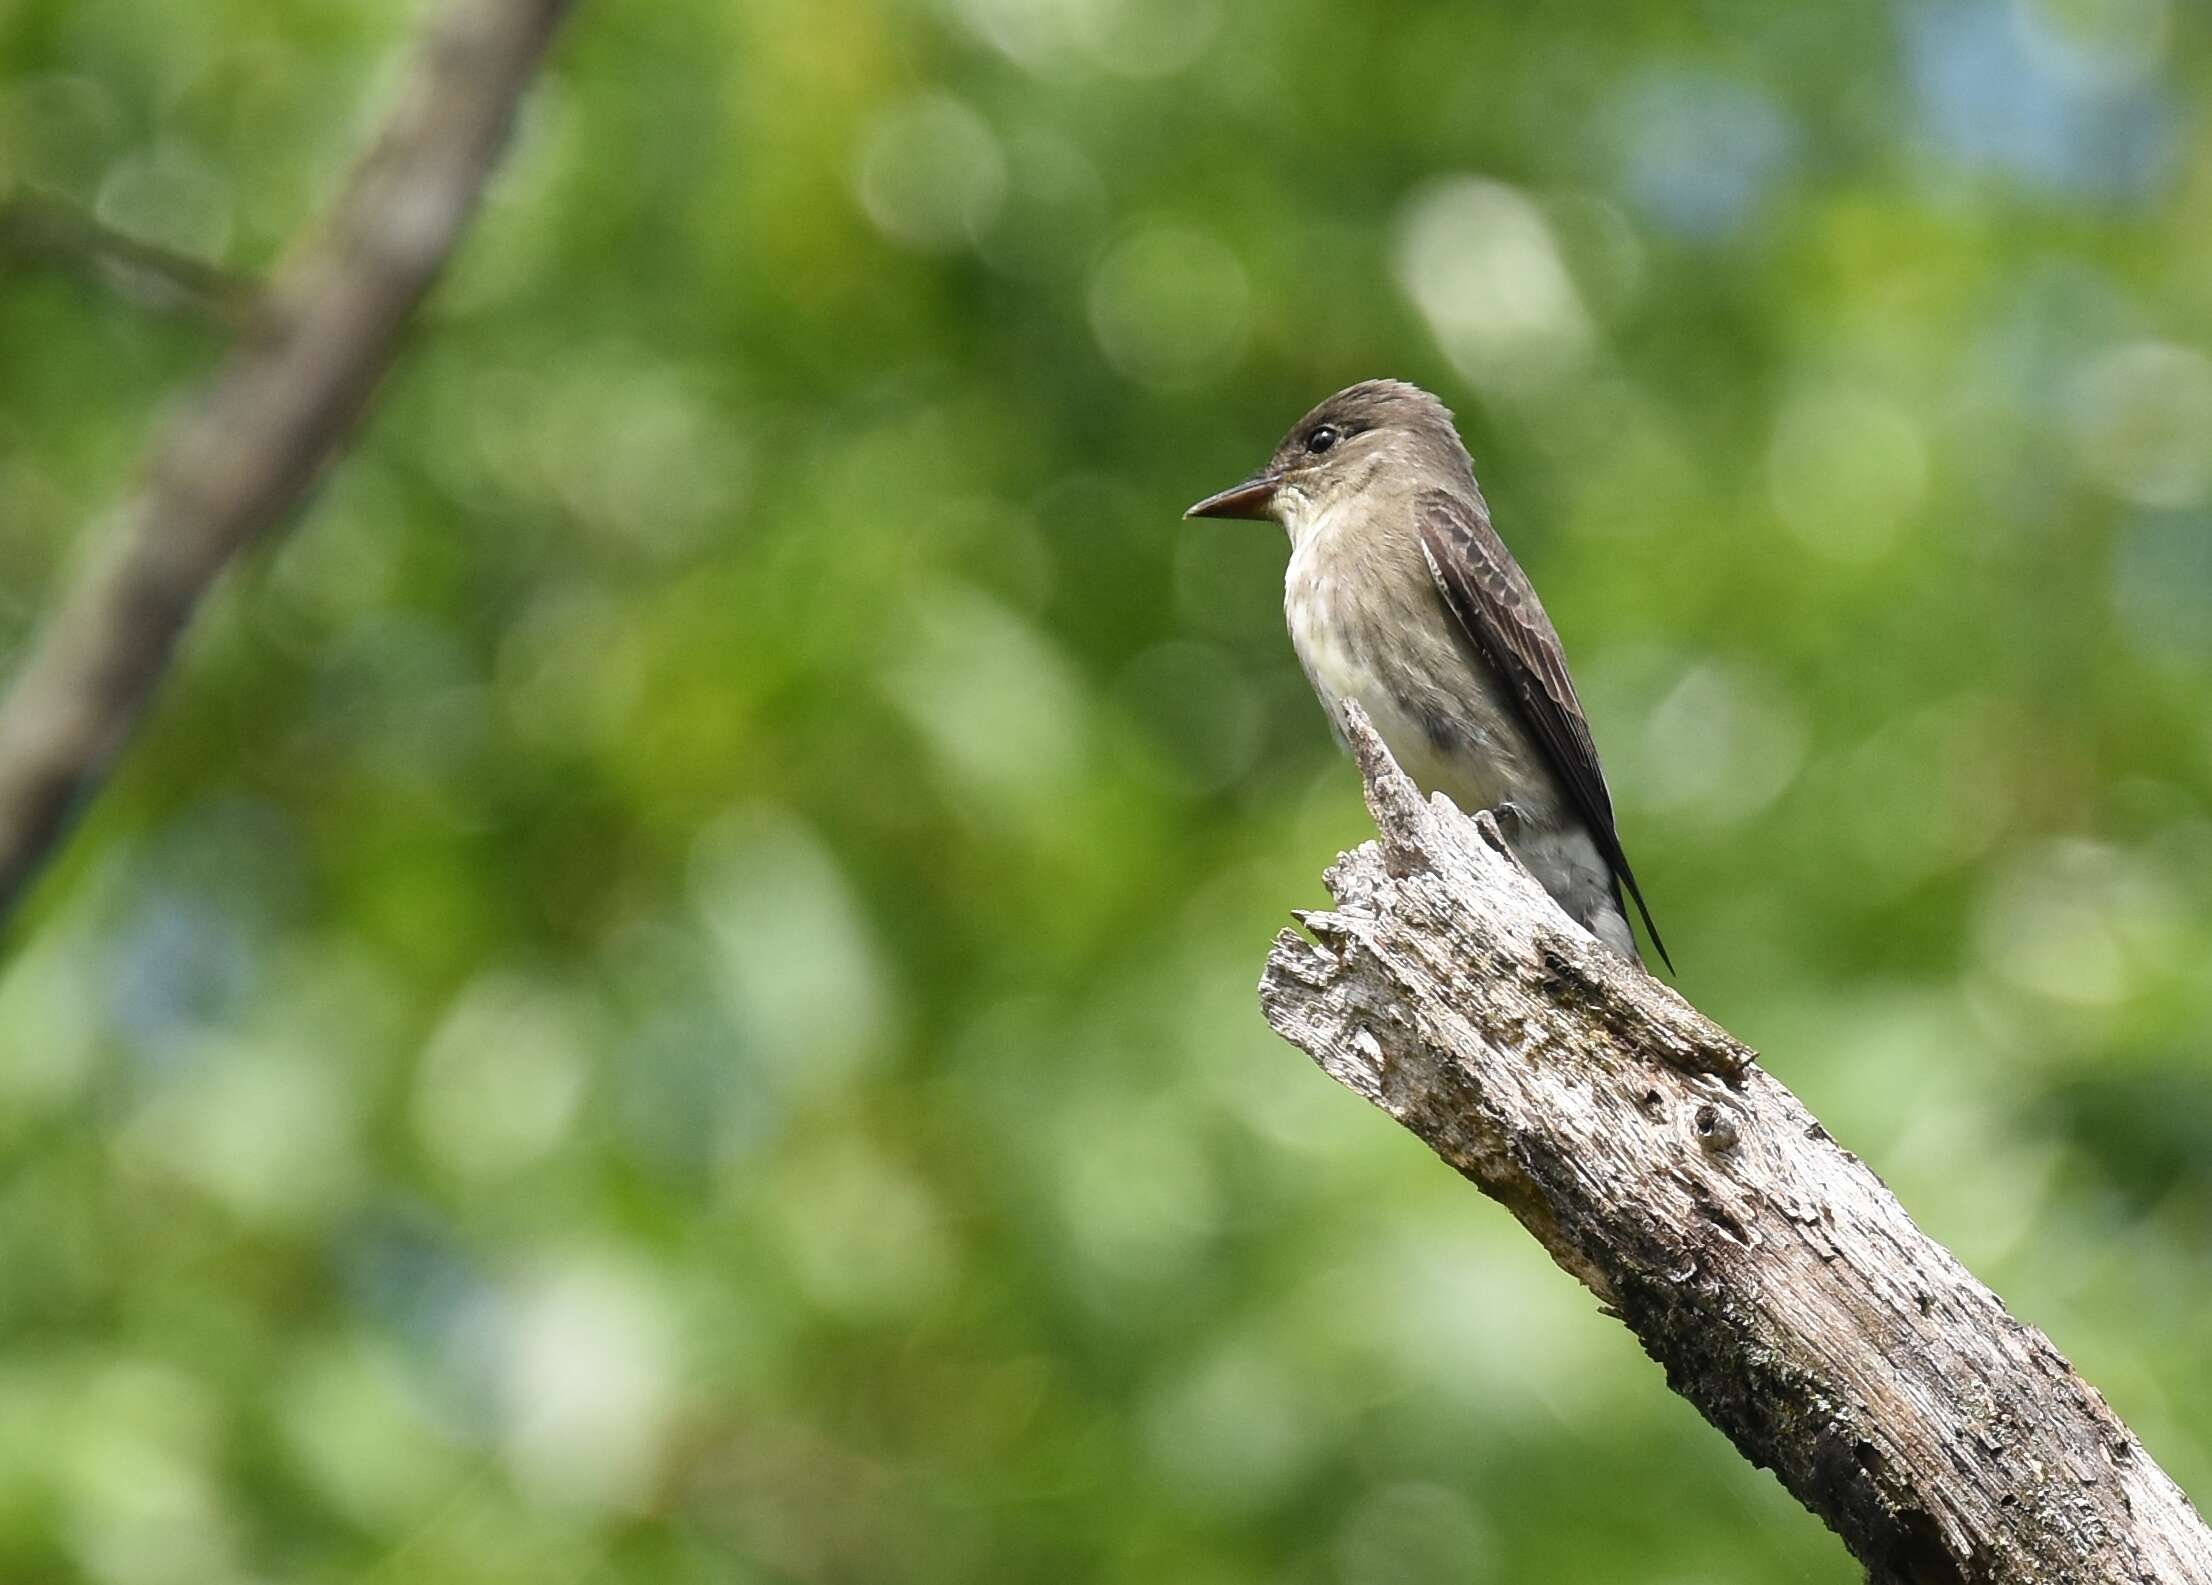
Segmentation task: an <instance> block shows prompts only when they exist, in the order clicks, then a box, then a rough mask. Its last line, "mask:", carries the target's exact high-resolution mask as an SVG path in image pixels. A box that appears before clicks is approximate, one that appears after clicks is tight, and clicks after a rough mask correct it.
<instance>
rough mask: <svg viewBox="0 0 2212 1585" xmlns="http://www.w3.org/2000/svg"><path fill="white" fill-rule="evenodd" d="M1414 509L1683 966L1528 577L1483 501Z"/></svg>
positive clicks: (1561, 772)
mask: <svg viewBox="0 0 2212 1585" xmlns="http://www.w3.org/2000/svg"><path fill="white" fill-rule="evenodd" d="M1413 510H1414V516H1415V519H1416V521H1417V522H1418V524H1419V527H1420V531H1421V550H1422V553H1423V554H1424V555H1425V556H1426V557H1427V558H1428V563H1429V574H1430V576H1432V577H1433V578H1434V579H1435V580H1436V586H1437V589H1438V591H1439V592H1441V593H1442V594H1443V596H1444V603H1445V604H1446V605H1447V606H1449V607H1450V608H1451V611H1452V614H1453V616H1455V617H1456V618H1458V621H1459V625H1460V627H1461V628H1462V629H1463V630H1464V631H1465V632H1466V634H1467V636H1468V638H1470V639H1471V640H1473V641H1474V645H1475V647H1476V648H1477V649H1478V650H1480V651H1481V652H1482V655H1483V657H1484V658H1485V659H1487V660H1488V661H1489V662H1490V665H1491V667H1492V669H1493V670H1495V671H1496V672H1497V674H1498V675H1499V676H1500V677H1502V678H1504V679H1505V683H1506V686H1507V688H1508V690H1509V691H1510V692H1511V694H1512V696H1513V698H1514V700H1515V702H1516V703H1517V704H1518V705H1519V707H1520V710H1521V715H1522V718H1523V719H1524V720H1525V721H1526V722H1527V724H1528V728H1529V731H1530V733H1531V734H1532V735H1533V736H1534V737H1535V739H1536V741H1537V742H1538V743H1540V744H1542V745H1543V748H1544V752H1545V754H1546V755H1547V756H1548V757H1549V758H1550V760H1551V764H1552V768H1553V770H1554V771H1556V772H1557V774H1558V776H1559V780H1560V782H1561V783H1562V784H1563V785H1564V786H1565V787H1566V789H1567V794H1568V796H1569V797H1570V798H1572V799H1573V800H1574V805H1575V808H1576V809H1577V810H1578V811H1579V812H1580V813H1581V815H1582V818H1583V820H1584V822H1585V823H1586V824H1587V825H1588V826H1589V828H1590V834H1591V835H1592V836H1593V837H1594V838H1596V840H1597V844H1598V851H1599V852H1601V853H1602V854H1604V856H1605V861H1606V862H1607V863H1608V864H1610V865H1611V866H1612V868H1613V873H1614V874H1615V875H1617V876H1618V877H1619V878H1620V881H1621V884H1622V885H1624V886H1626V887H1627V888H1628V895H1629V896H1631V897H1633V898H1635V899H1636V911H1637V912H1638V913H1639V914H1641V915H1643V919H1644V929H1645V930H1646V931H1648V932H1649V933H1650V935H1651V944H1652V946H1653V947H1655V948H1657V949H1658V952H1659V958H1660V961H1661V962H1663V963H1665V964H1666V965H1667V968H1668V969H1669V971H1672V970H1673V968H1674V960H1673V959H1672V958H1670V957H1668V956H1667V948H1666V943H1664V942H1663V941H1661V940H1660V939H1659V931H1658V928H1657V927H1656V926H1655V925H1653V924H1652V922H1651V909H1650V908H1649V907H1647V906H1646V905H1645V903H1644V894H1643V892H1642V890H1641V889H1640V888H1639V887H1638V886H1637V885H1636V876H1635V874H1634V872H1633V871H1631V870H1630V869H1629V867H1628V855H1627V854H1626V853H1624V852H1622V851H1621V839H1620V833H1619V832H1618V831H1617V830H1615V828H1614V825H1613V798H1612V795H1611V794H1610V793H1609V792H1607V791H1606V787H1605V772H1604V771H1603V770H1602V769H1600V768H1599V765H1598V746H1597V743H1596V741H1595V740H1594V739H1592V738H1591V736H1590V723H1589V720H1588V719H1587V718H1586V717H1585V716H1584V715H1583V713H1582V701H1581V700H1580V699H1578V698H1576V697H1575V685H1574V683H1573V682H1572V681H1571V680H1570V679H1569V678H1568V676H1567V657H1566V655H1565V653H1564V652H1563V651H1562V650H1561V649H1560V646H1559V635H1558V633H1557V632H1555V631H1554V630H1553V628H1552V625H1551V618H1550V617H1548V616H1546V615H1545V614H1544V606H1543V602H1542V601H1540V600H1538V599H1537V598H1536V590H1535V589H1534V588H1533V587H1531V585H1530V584H1529V581H1528V574H1526V573H1524V572H1523V571H1521V566H1520V563H1518V562H1516V561H1515V560H1514V559H1513V553H1512V552H1511V551H1509V550H1507V549H1506V548H1505V542H1504V541H1503V540H1501V539H1500V538H1498V532H1497V530H1496V529H1494V528H1492V527H1491V526H1490V518H1489V515H1488V514H1487V513H1486V512H1485V511H1484V510H1483V508H1482V505H1481V503H1480V501H1479V500H1465V499H1462V498H1460V497H1459V496H1456V495H1453V494H1450V493H1449V492H1447V491H1444V490H1427V491H1423V492H1422V493H1421V494H1420V495H1419V496H1418V497H1416V498H1415V500H1414V504H1413Z"/></svg>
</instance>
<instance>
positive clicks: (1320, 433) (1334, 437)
mask: <svg viewBox="0 0 2212 1585" xmlns="http://www.w3.org/2000/svg"><path fill="white" fill-rule="evenodd" d="M1343 438H1344V437H1343V436H1341V435H1339V434H1338V433H1337V432H1336V426H1335V425H1333V424H1322V425H1320V426H1318V427H1317V428H1316V429H1315V430H1314V432H1313V433H1312V434H1310V435H1308V436H1307V437H1306V449H1307V450H1308V451H1310V452H1312V453H1313V454H1314V455H1315V456H1316V457H1318V456H1320V455H1321V453H1323V452H1324V451H1327V450H1328V449H1329V448H1330V447H1331V446H1333V445H1335V444H1336V443H1337V442H1338V441H1339V440H1341V439H1343Z"/></svg>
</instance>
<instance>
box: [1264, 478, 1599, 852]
mask: <svg viewBox="0 0 2212 1585" xmlns="http://www.w3.org/2000/svg"><path fill="white" fill-rule="evenodd" d="M1301 527H1302V528H1303V530H1304V531H1303V532H1301V533H1299V534H1298V536H1297V541H1296V544H1295V546H1294V548H1293V550H1292V553H1291V559H1290V567H1289V569H1288V572H1287V575H1286V576H1285V578H1284V582H1283V617H1284V621H1285V622H1286V624H1287V625H1288V626H1289V629H1290V641H1291V645H1292V647H1293V648H1295V649H1296V650H1297V652H1298V661H1299V664H1300V665H1301V666H1303V667H1304V668H1305V672H1306V677H1307V680H1308V681H1310V682H1311V683H1312V684H1313V687H1314V691H1315V692H1316V693H1318V694H1319V695H1320V696H1321V700H1322V703H1323V704H1324V705H1325V706H1326V707H1327V708H1328V711H1329V715H1330V719H1331V720H1332V722H1336V721H1338V720H1339V716H1340V709H1341V706H1342V704H1343V703H1344V701H1346V700H1352V701H1355V702H1356V703H1357V704H1358V705H1359V707H1360V708H1361V709H1362V710H1364V711H1366V713H1367V718H1368V719H1369V720H1370V721H1372V722H1373V723H1374V725H1375V730H1376V731H1377V732H1378V733H1380V734H1381V736H1382V740H1383V742H1384V743H1385V744H1387V745H1388V746H1389V748H1390V753H1391V757H1392V758H1394V759H1396V760H1397V761H1398V763H1399V765H1400V766H1402V767H1403V768H1404V769H1405V771H1406V773H1407V774H1408V775H1409V776H1411V777H1412V778H1413V779H1414V781H1415V782H1416V783H1417V784H1418V785H1419V786H1421V787H1422V788H1423V789H1424V790H1426V791H1431V792H1442V793H1444V794H1446V795H1447V796H1448V797H1450V798H1451V800H1452V801H1453V802H1454V803H1456V804H1458V805H1459V806H1460V807H1461V808H1463V809H1470V810H1472V809H1488V808H1494V807H1496V806H1497V805H1499V804H1501V803H1506V802H1512V803H1515V804H1517V805H1520V806H1522V807H1523V808H1525V809H1526V810H1527V811H1528V813H1529V814H1531V815H1532V816H1534V817H1536V818H1538V819H1544V818H1546V817H1547V816H1548V815H1549V814H1550V812H1551V810H1552V807H1553V806H1554V805H1555V804H1557V803H1558V801H1559V799H1558V789H1557V786H1556V783H1555V782H1554V780H1553V778H1552V777H1551V776H1550V775H1549V774H1548V773H1547V772H1546V771H1545V770H1544V769H1543V768H1542V766H1541V765H1540V764H1538V763H1535V762H1534V757H1533V755H1532V752H1531V749H1532V745H1529V744H1528V743H1527V741H1526V733H1525V731H1524V730H1523V728H1522V727H1521V725H1520V723H1519V720H1518V719H1517V718H1516V717H1515V716H1514V715H1513V713H1512V707H1511V705H1510V703H1509V702H1508V701H1507V700H1506V699H1505V698H1504V696H1503V694H1502V693H1501V691H1500V689H1499V687H1498V685H1497V681H1496V679H1495V677H1494V676H1492V675H1491V673H1490V672H1489V669H1488V668H1487V667H1486V666H1484V665H1483V664H1482V663H1481V662H1480V661H1478V660H1476V659H1475V658H1474V657H1473V656H1472V655H1470V654H1469V653H1468V651H1467V649H1466V647H1465V646H1464V645H1463V644H1460V643H1458V642H1456V641H1454V640H1453V638H1452V637H1451V629H1450V625H1449V622H1448V621H1446V620H1439V618H1440V617H1442V616H1443V613H1442V612H1441V611H1440V610H1437V609H1431V608H1430V607H1431V606H1432V604H1433V603H1434V602H1435V601H1436V600H1437V598H1438V597H1437V595H1436V592H1435V588H1434V585H1433V583H1432V582H1431V580H1430V578H1429V575H1428V570H1427V567H1426V566H1425V564H1422V563H1419V562H1418V561H1416V562H1415V563H1414V564H1413V565H1411V566H1410V567H1409V566H1406V565H1402V564H1391V563H1390V562H1389V561H1388V560H1387V559H1385V558H1382V557H1378V556H1374V555H1367V556H1362V555H1360V554H1358V553H1357V551H1356V550H1355V549H1354V548H1353V547H1349V546H1346V545H1343V544H1340V543H1337V542H1336V541H1334V540H1333V538H1332V532H1333V531H1334V530H1335V528H1336V525H1335V524H1334V523H1333V522H1332V521H1331V515H1323V516H1321V517H1319V518H1317V519H1316V520H1314V521H1313V522H1312V523H1311V524H1310V525H1301ZM1340 730H1341V727H1340Z"/></svg>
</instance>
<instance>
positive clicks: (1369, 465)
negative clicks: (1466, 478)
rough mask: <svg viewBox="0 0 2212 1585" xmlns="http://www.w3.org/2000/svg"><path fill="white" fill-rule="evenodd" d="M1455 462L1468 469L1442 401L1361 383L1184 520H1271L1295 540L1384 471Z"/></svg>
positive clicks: (1395, 383) (1413, 389)
mask: <svg viewBox="0 0 2212 1585" xmlns="http://www.w3.org/2000/svg"><path fill="white" fill-rule="evenodd" d="M1455 461H1456V464H1457V466H1458V467H1460V468H1468V467H1469V466H1470V465H1469V464H1468V462H1467V452H1466V448H1465V447H1464V446H1462V445H1461V444H1460V440H1459V432H1458V431H1457V430H1455V429H1454V428H1453V427H1452V415H1451V412H1450V410H1449V409H1447V408H1446V407H1445V406H1444V404H1443V403H1442V402H1440V401H1438V400H1437V399H1436V398H1435V397H1433V396H1431V395H1430V394H1429V393H1428V392H1426V391H1424V390H1422V389H1421V388H1420V387H1419V386H1418V385H1408V384H1407V383H1406V382H1405V381H1403V380H1362V381H1361V382H1360V383H1359V384H1357V385H1350V386H1346V387H1345V388H1344V389H1343V390H1341V391H1339V392H1337V393H1336V395H1334V396H1332V397H1330V398H1329V399H1328V400H1327V401H1325V402H1323V403H1322V404H1321V405H1320V406H1318V407H1316V408H1315V409H1314V410H1313V411H1312V412H1310V413H1308V414H1307V415H1306V416H1305V417H1304V418H1301V419H1299V420H1298V422H1297V423H1295V424H1293V425H1292V426H1291V429H1290V433H1289V434H1287V435H1285V436H1284V437H1283V441H1282V444H1281V445H1279V446H1277V447H1276V448H1275V455H1274V456H1272V457H1270V458H1269V459H1268V462H1267V466H1266V467H1264V468H1262V469H1261V470H1260V471H1259V472H1258V473H1255V474H1253V475H1252V477H1251V478H1249V479H1246V480H1245V481H1244V482H1243V483H1241V484H1235V485H1231V486H1230V487H1229V488H1228V489H1226V490H1223V491H1221V492H1220V493H1219V494H1217V495H1209V496H1207V497H1206V499H1205V500H1203V501H1200V502H1199V503H1198V504H1197V505H1196V506H1193V507H1192V508H1191V509H1190V510H1189V511H1187V512H1185V513H1184V514H1183V515H1184V516H1185V517H1247V518H1259V519H1265V518H1272V519H1274V520H1275V521H1276V522H1278V523H1281V524H1282V525H1283V526H1284V527H1285V528H1287V529H1288V530H1290V533H1291V536H1292V538H1293V539H1295V538H1297V537H1298V536H1299V533H1300V530H1301V526H1302V525H1303V524H1306V523H1310V522H1312V521H1313V520H1315V519H1317V518H1319V517H1320V516H1322V515H1323V514H1325V513H1326V512H1328V511H1329V509H1330V508H1331V507H1333V506H1335V505H1336V504H1337V503H1338V502H1339V501H1341V500H1343V499H1345V498H1346V497H1347V496H1349V495H1352V494H1354V493H1356V492H1357V491H1359V490H1361V489H1363V488H1365V487H1366V486H1367V485H1368V484H1369V483H1371V482H1372V481H1373V480H1374V479H1375V478H1376V477H1377V476H1378V475H1379V474H1381V473H1383V472H1385V471H1386V470H1388V469H1391V468H1393V467H1395V466H1400V465H1403V466H1409V467H1410V466H1418V465H1421V464H1425V463H1427V464H1433V463H1438V462H1441V463H1443V464H1444V465H1446V466H1450V465H1452V464H1453V463H1454V462H1455Z"/></svg>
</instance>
